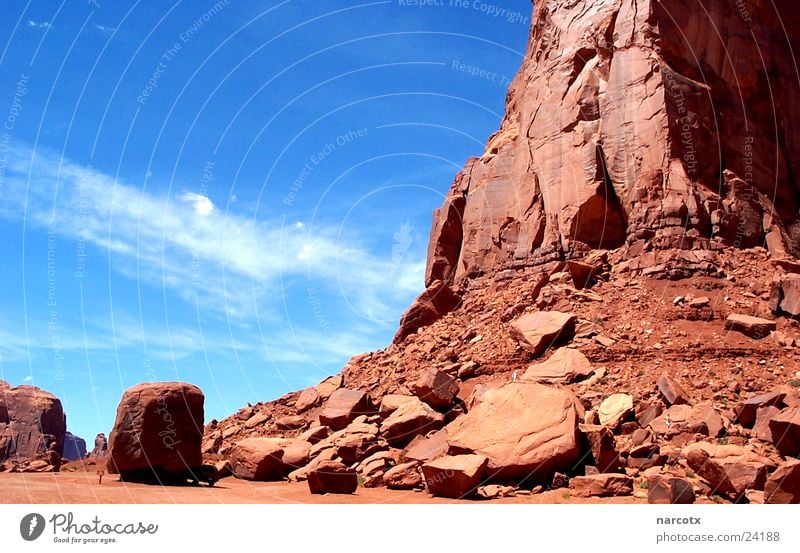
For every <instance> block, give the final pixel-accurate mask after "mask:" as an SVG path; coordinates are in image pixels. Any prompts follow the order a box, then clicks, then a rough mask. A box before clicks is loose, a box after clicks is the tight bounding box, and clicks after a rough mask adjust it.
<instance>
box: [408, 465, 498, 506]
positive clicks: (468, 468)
mask: <svg viewBox="0 0 800 553" xmlns="http://www.w3.org/2000/svg"><path fill="white" fill-rule="evenodd" d="M487 463H488V459H487V458H486V457H484V456H483V455H455V456H450V457H442V458H440V459H436V460H434V461H429V462H427V463H425V464H424V465H422V475H423V477H424V478H425V484H426V486H427V487H428V492H430V494H431V495H435V496H439V497H449V498H452V499H460V498H463V497H468V496H470V495H471V494H472V493H474V492H475V489H476V488H477V487H478V486H479V485H480V484H481V480H482V478H483V474H484V470H485V469H486V464H487Z"/></svg>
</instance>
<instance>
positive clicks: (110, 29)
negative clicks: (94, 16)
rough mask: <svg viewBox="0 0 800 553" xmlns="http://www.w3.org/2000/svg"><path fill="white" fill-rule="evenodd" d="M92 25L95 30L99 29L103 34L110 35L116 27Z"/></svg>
mask: <svg viewBox="0 0 800 553" xmlns="http://www.w3.org/2000/svg"><path fill="white" fill-rule="evenodd" d="M93 27H94V29H95V30H96V31H100V32H101V33H103V34H104V35H110V34H111V33H113V32H114V31H116V30H117V28H116V27H109V26H107V25H93Z"/></svg>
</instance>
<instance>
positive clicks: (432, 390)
mask: <svg viewBox="0 0 800 553" xmlns="http://www.w3.org/2000/svg"><path fill="white" fill-rule="evenodd" d="M412 388H413V389H412V391H413V392H414V394H415V395H416V396H417V397H419V398H420V399H421V400H422V401H424V402H425V403H427V404H428V405H430V406H431V407H433V408H434V409H447V408H448V407H450V406H451V405H452V404H453V400H454V399H455V397H456V395H458V381H457V380H456V379H455V378H453V377H452V376H450V375H449V374H447V373H445V372H442V371H439V370H436V369H433V368H430V369H427V370H425V371H423V372H422V374H420V375H419V378H418V379H417V381H416V382H415V383H414V385H413V387H412Z"/></svg>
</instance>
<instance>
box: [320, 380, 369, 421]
mask: <svg viewBox="0 0 800 553" xmlns="http://www.w3.org/2000/svg"><path fill="white" fill-rule="evenodd" d="M365 414H372V409H370V406H369V398H367V394H365V393H364V392H362V391H361V390H348V389H347V388H339V389H338V390H336V391H335V392H333V393H332V394H331V396H330V397H329V398H328V401H327V402H326V403H325V407H323V409H322V412H321V413H320V414H319V421H320V423H322V424H324V425H325V426H329V427H330V428H332V429H333V430H341V429H342V428H344V427H346V426H347V425H348V424H350V423H351V422H353V421H354V420H355V419H356V417H358V416H360V415H365Z"/></svg>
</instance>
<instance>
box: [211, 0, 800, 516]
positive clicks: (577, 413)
mask: <svg viewBox="0 0 800 553" xmlns="http://www.w3.org/2000/svg"><path fill="white" fill-rule="evenodd" d="M740 7H741V8H740ZM792 8H793V6H792V5H791V4H790V3H789V2H788V1H776V2H767V1H765V0H749V1H743V2H740V3H732V2H726V1H723V0H709V1H707V2H703V5H702V13H701V12H699V11H698V10H699V9H700V8H698V5H697V4H696V3H695V2H694V1H693V0H692V1H690V0H661V1H656V0H598V1H596V2H576V1H573V0H543V1H541V2H537V4H536V10H535V18H534V21H533V26H532V29H531V37H530V43H529V46H528V52H527V55H526V58H525V61H524V63H523V65H522V68H521V69H520V71H519V74H518V75H517V77H516V79H515V80H514V82H513V84H512V85H511V88H510V90H509V93H508V96H507V109H506V115H505V117H504V119H503V122H502V125H501V129H500V130H499V131H498V132H497V133H496V134H494V135H493V136H492V137H491V138H490V139H489V141H488V143H487V146H486V150H485V153H484V154H483V155H482V156H481V157H480V158H475V159H471V160H469V161H468V162H467V164H466V167H465V169H464V170H463V171H462V172H461V173H459V174H458V175H457V176H456V178H455V181H454V183H453V186H452V187H451V190H450V192H449V194H448V196H447V198H446V200H445V202H444V205H443V206H442V207H441V208H440V209H439V210H437V211H436V212H435V214H434V221H433V226H432V231H431V240H430V248H429V256H428V267H427V275H426V286H427V290H426V291H425V292H424V293H423V294H422V295H421V296H420V297H419V298H418V299H417V301H416V302H415V303H414V304H413V305H412V306H411V308H410V309H409V310H408V312H407V313H406V314H405V315H404V316H403V318H402V320H401V323H400V329H399V331H398V333H397V336H396V337H395V340H394V342H393V343H392V344H391V345H390V346H389V347H387V348H386V349H384V350H381V351H377V352H373V353H370V354H365V355H360V356H357V357H355V358H353V359H351V361H350V362H349V363H348V365H347V366H346V367H345V368H344V369H343V371H342V373H341V374H340V375H337V376H335V377H331V378H329V379H327V380H326V381H324V382H322V383H320V384H319V385H318V386H316V387H312V388H309V389H307V390H303V391H301V392H296V393H292V394H288V395H287V396H284V397H282V398H280V399H278V400H276V401H274V402H270V403H264V404H258V405H255V406H248V407H246V408H244V409H242V410H240V411H239V412H238V413H236V414H234V415H232V416H231V417H228V418H227V419H225V420H223V421H212V422H211V423H210V424H209V425H207V427H206V429H205V434H204V442H203V446H202V447H203V453H204V455H205V457H206V459H210V460H218V459H227V460H229V461H230V465H231V470H232V471H233V474H234V475H235V476H238V477H240V478H250V479H281V478H286V477H288V478H289V479H290V480H304V479H309V480H311V481H313V482H314V486H313V488H314V489H315V490H317V491H320V490H321V491H325V489H326V487H325V486H324V485H323V484H324V483H325V479H324V478H322V477H321V476H320V474H323V475H324V474H328V475H335V476H334V477H332V478H334V480H335V479H339V480H336V481H335V482H331V483H329V489H330V490H334V489H339V488H341V489H349V487H350V486H351V484H352V477H353V475H354V474H355V475H358V477H359V479H360V482H361V483H362V484H363V485H365V486H377V485H386V486H388V487H392V488H401V489H422V488H426V489H427V490H428V491H429V492H430V493H434V494H436V495H441V496H445V497H461V496H473V497H476V496H477V497H497V496H499V495H504V494H512V493H513V494H523V493H532V492H533V493H535V492H537V491H539V490H541V489H543V488H545V487H551V488H557V487H563V486H569V488H570V491H569V493H571V494H575V495H578V496H583V497H593V496H598V495H612V496H613V495H637V496H640V497H647V498H648V500H650V501H652V502H657V503H665V502H666V503H669V502H690V501H695V499H696V498H698V497H699V498H701V499H703V500H706V498H713V499H714V500H717V501H753V502H761V501H769V502H798V501H800V492H798V489H800V461H798V460H797V459H796V458H797V457H798V455H800V394H798V387H799V386H800V372H799V371H800V358H798V353H797V349H796V347H797V346H798V345H800V343H798V339H799V338H800V337H799V336H798V322H797V320H796V318H795V317H797V316H799V315H800V263H798V262H797V261H796V259H795V257H796V256H797V254H798V251H799V247H798V245H797V244H798V242H797V239H798V238H800V226H798V220H797V219H798V209H797V207H798V198H799V197H800V196H798V183H797V181H796V178H797V175H798V174H800V173H798V169H800V167H798V164H800V151H798V150H799V149H800V144H799V141H800V137H798V136H795V134H796V133H794V132H793V130H794V128H795V127H796V125H795V124H794V123H795V122H796V120H797V118H798V117H800V116H798V114H797V113H796V111H793V109H792V108H793V106H792V99H794V98H797V97H800V95H798V92H800V91H799V90H798V72H797V69H796V67H795V65H794V62H793V59H794V58H793V57H792V56H791V55H790V51H791V50H794V49H795V47H796V46H797V45H798V32H797V29H798V28H800V27H798V26H797V25H796V23H800V21H798V19H800V16H799V15H797V12H796V10H794V11H793V10H792ZM776 10H777V11H776ZM790 49H791V50H790ZM320 482H322V483H323V484H320ZM337 486H338V488H337Z"/></svg>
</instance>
